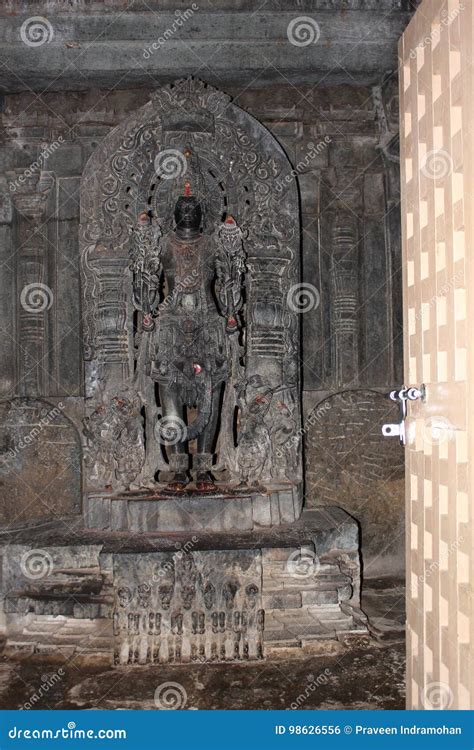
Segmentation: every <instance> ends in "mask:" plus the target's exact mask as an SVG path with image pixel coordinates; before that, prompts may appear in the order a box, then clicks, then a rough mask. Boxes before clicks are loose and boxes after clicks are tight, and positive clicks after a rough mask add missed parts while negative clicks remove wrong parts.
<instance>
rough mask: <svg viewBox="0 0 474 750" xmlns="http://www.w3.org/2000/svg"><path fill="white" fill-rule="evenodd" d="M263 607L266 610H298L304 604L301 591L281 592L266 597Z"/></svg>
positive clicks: (264, 597)
mask: <svg viewBox="0 0 474 750" xmlns="http://www.w3.org/2000/svg"><path fill="white" fill-rule="evenodd" d="M262 601H263V606H264V608H265V609H287V608H288V607H289V608H291V609H297V608H298V607H301V604H302V594H301V592H299V591H295V592H291V591H281V592H279V593H277V594H271V595H264V596H263V599H262Z"/></svg>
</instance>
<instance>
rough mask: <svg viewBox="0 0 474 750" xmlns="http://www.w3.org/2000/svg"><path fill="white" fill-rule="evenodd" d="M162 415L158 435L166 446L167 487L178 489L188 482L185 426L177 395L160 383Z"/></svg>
mask: <svg viewBox="0 0 474 750" xmlns="http://www.w3.org/2000/svg"><path fill="white" fill-rule="evenodd" d="M160 401H161V408H162V417H161V420H160V421H161V424H162V427H161V428H160V437H161V440H162V442H163V444H164V445H165V446H166V452H167V454H168V462H169V466H170V471H171V473H172V474H173V476H172V478H171V480H170V483H169V484H168V487H169V489H173V490H180V489H183V488H184V487H185V485H186V484H187V483H188V481H189V480H188V474H187V470H188V466H189V456H188V454H187V453H186V428H185V424H184V421H183V419H182V416H181V415H182V413H183V405H182V403H181V402H180V400H179V398H178V395H177V394H176V393H174V392H173V391H171V390H170V389H169V388H167V387H166V386H161V385H160Z"/></svg>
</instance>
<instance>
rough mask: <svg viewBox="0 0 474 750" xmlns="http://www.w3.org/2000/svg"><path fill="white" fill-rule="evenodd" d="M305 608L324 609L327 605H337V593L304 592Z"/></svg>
mask: <svg viewBox="0 0 474 750" xmlns="http://www.w3.org/2000/svg"><path fill="white" fill-rule="evenodd" d="M301 598H302V602H303V606H308V605H310V606H311V605H317V606H318V607H324V606H325V605H326V604H337V603H338V601H339V599H338V596H337V590H336V591H334V590H333V591H303V592H302V593H301Z"/></svg>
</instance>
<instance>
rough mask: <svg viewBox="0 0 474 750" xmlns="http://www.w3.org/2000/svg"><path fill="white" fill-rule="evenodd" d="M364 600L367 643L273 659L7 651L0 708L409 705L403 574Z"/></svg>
mask: <svg viewBox="0 0 474 750" xmlns="http://www.w3.org/2000/svg"><path fill="white" fill-rule="evenodd" d="M363 607H364V610H365V612H366V613H367V615H368V616H369V620H370V623H371V630H372V638H371V640H370V643H369V645H368V646H362V645H361V644H360V643H359V645H354V646H353V647H352V648H348V647H347V646H344V645H342V644H341V643H338V642H336V641H333V642H330V643H329V646H328V645H327V642H326V645H325V646H324V650H323V651H322V652H321V653H320V652H318V651H317V650H313V651H312V652H311V653H309V652H306V653H299V654H298V655H297V656H294V655H291V656H290V655H284V654H282V655H281V656H280V657H278V658H277V657H275V656H272V657H271V658H270V659H268V660H267V661H265V662H264V663H263V662H248V663H234V664H193V665H186V666H184V665H177V666H172V665H160V666H150V667H136V666H134V667H121V668H117V669H107V670H104V669H103V668H98V667H95V668H94V667H93V666H80V667H79V666H78V665H77V664H76V663H73V662H69V663H67V662H66V663H65V664H62V665H61V664H60V663H58V664H56V665H52V664H44V663H43V664H40V663H38V664H36V663H32V662H31V661H28V662H11V661H8V660H7V659H6V658H5V657H4V658H3V661H2V662H0V708H1V709H13V708H26V709H29V708H43V709H44V708H50V709H60V708H71V709H118V708H131V709H152V710H156V708H170V707H175V708H186V709H226V708H228V709H262V708H263V709H292V708H301V709H315V708H316V709H337V708H348V709H403V708H404V691H405V685H404V683H405V643H404V618H405V613H404V588H403V582H402V581H401V580H400V579H396V578H378V579H370V580H368V581H366V583H365V586H364V594H363ZM317 648H321V646H319V647H316V649H317ZM170 683H172V684H170Z"/></svg>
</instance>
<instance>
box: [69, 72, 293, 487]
mask: <svg viewBox="0 0 474 750" xmlns="http://www.w3.org/2000/svg"><path fill="white" fill-rule="evenodd" d="M187 148H188V149H190V151H191V152H192V154H194V155H196V158H197V159H198V161H199V170H200V174H201V175H202V184H201V185H200V190H201V194H202V196H204V199H205V207H204V214H205V215H206V216H207V220H208V222H210V223H211V224H216V225H217V224H218V223H219V222H220V221H222V218H223V216H225V215H226V214H227V215H232V216H233V217H234V218H235V219H236V221H237V224H238V225H239V227H240V228H241V230H242V231H243V233H244V238H245V251H246V255H247V288H246V311H245V315H246V361H245V379H246V381H247V382H250V383H251V384H253V385H252V387H253V390H254V393H252V395H251V398H253V397H258V396H259V393H260V391H261V392H262V393H266V394H267V397H268V399H269V401H270V402H271V403H269V405H268V409H267V412H266V414H265V421H266V423H267V424H268V425H269V429H270V432H271V433H272V434H271V441H272V445H273V449H272V450H273V452H274V451H275V450H276V447H275V446H276V445H277V442H278V441H277V442H275V440H276V438H275V439H274V435H273V432H275V431H276V430H277V429H280V428H281V429H280V432H279V437H278V440H279V441H280V444H279V448H278V449H279V450H281V449H282V444H283V442H285V446H284V451H283V453H284V457H285V460H283V461H282V460H279V461H274V469H273V473H272V477H273V478H274V477H275V475H278V476H279V479H280V480H283V479H285V480H286V479H287V477H288V475H291V476H292V478H293V479H292V481H293V483H296V484H298V486H299V485H300V483H301V460H300V457H301V450H300V439H299V424H300V406H299V372H298V353H299V334H298V329H299V325H298V324H299V320H298V289H297V285H298V282H299V253H300V231H299V205H298V192H297V186H296V181H295V179H294V176H293V174H292V169H291V165H290V163H289V161H288V159H287V157H286V154H285V153H284V151H283V149H282V147H281V146H280V144H279V143H278V142H277V141H276V139H275V138H274V137H273V135H272V134H271V133H270V132H269V131H268V130H267V129H266V128H265V127H264V126H263V125H262V124H261V123H260V122H258V121H257V120H256V119H255V118H254V117H252V116H251V115H249V114H248V113H246V112H245V111H244V110H242V109H240V108H239V107H238V106H236V105H235V104H233V103H232V102H231V100H230V97H229V96H227V95H226V94H224V93H222V92H220V91H218V90H216V89H215V88H213V87H211V86H209V85H207V84H205V83H204V82H202V81H199V80H195V79H185V80H180V81H177V82H176V83H175V84H173V85H170V86H166V87H164V88H162V89H159V90H158V91H156V92H155V93H154V94H153V95H152V98H151V101H150V102H148V103H147V104H146V105H145V106H143V107H141V108H140V109H139V110H138V111H137V112H135V113H134V114H133V115H131V116H130V117H128V118H127V119H126V120H125V121H124V122H123V123H121V124H120V125H119V126H117V127H116V128H114V130H113V131H111V133H110V134H109V135H108V136H107V137H106V138H105V139H104V141H103V143H102V144H101V146H100V147H99V148H98V149H97V151H96V152H95V153H94V154H93V155H92V156H91V158H90V160H89V162H88V163H87V165H86V168H85V170H84V174H83V177H82V183H81V240H80V242H81V267H82V279H83V289H84V305H85V309H84V338H85V360H86V376H87V378H86V388H87V396H88V397H89V398H90V399H91V401H90V402H89V403H91V404H97V403H98V402H100V400H101V398H102V394H103V393H104V392H114V393H118V392H119V391H120V390H121V389H124V388H125V389H126V387H127V383H129V382H130V379H131V377H132V374H133V373H132V371H133V334H134V331H133V322H132V317H133V316H132V314H131V306H130V300H129V297H130V272H129V270H128V262H129V261H128V255H129V246H130V241H131V237H132V233H133V231H134V227H135V225H136V219H137V216H138V214H139V213H141V212H142V211H144V210H146V211H148V212H149V214H150V215H151V216H152V217H153V218H154V219H156V220H157V221H158V223H160V225H162V226H164V227H166V226H167V225H168V226H169V224H170V222H171V221H172V211H173V206H174V202H175V200H176V198H177V196H178V194H179V193H178V191H179V190H182V177H183V174H182V173H180V174H178V175H177V176H176V177H174V178H169V175H168V174H163V173H160V174H158V173H157V170H156V165H155V160H156V159H157V157H159V156H160V155H162V154H163V152H169V153H170V154H171V156H172V155H173V154H174V155H175V156H176V158H178V160H179V158H180V156H181V155H182V154H183V152H184V150H185V149H187ZM295 289H296V292H295ZM231 380H232V385H236V384H237V373H236V372H234V373H233V378H232V379H231ZM226 391H227V397H228V398H230V396H231V393H232V391H231V389H230V388H227V389H226ZM233 391H234V395H235V389H233ZM227 406H228V407H229V409H230V404H228V405H227ZM229 409H228V415H227V417H226V416H225V415H223V421H225V419H226V418H227V419H230V416H229V413H230V411H229ZM290 423H291V424H292V425H293V429H291V428H290ZM279 425H280V427H278V426H279ZM228 427H229V425H228ZM272 431H273V432H272ZM221 432H223V431H221ZM224 432H226V434H227V438H223V439H227V441H228V446H227V449H228V451H229V452H232V446H231V445H230V443H231V440H230V439H229V437H228V435H229V434H230V433H231V430H229V429H227V430H224ZM290 433H291V434H290ZM286 435H288V436H289V437H288V440H286V439H285V436H286ZM290 438H291V440H290ZM234 460H237V459H236V457H235V455H234ZM277 466H278V467H279V468H278V469H277V468H276V467H277ZM278 472H279V474H278ZM295 478H296V479H295Z"/></svg>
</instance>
